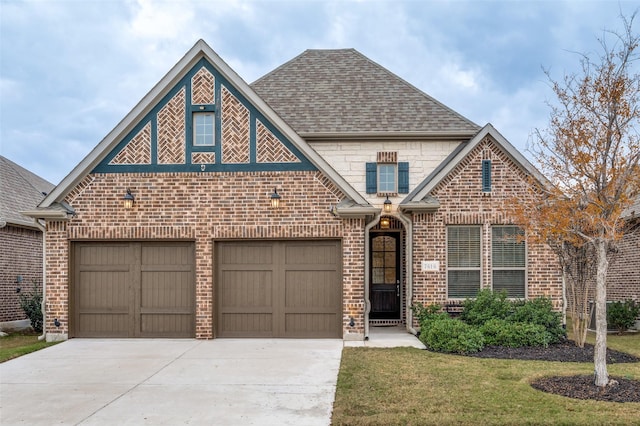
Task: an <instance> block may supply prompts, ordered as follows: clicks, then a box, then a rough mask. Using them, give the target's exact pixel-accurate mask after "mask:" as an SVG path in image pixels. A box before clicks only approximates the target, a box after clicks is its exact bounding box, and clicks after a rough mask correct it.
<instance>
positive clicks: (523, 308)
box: [509, 297, 566, 343]
mask: <svg viewBox="0 0 640 426" xmlns="http://www.w3.org/2000/svg"><path fill="white" fill-rule="evenodd" d="M509 321H510V322H520V323H529V324H536V325H539V326H542V327H544V329H545V330H546V332H547V333H548V334H549V342H548V343H557V342H559V341H561V340H562V339H564V338H565V336H566V330H565V329H564V327H562V317H561V316H560V313H559V312H555V311H554V310H553V304H552V303H551V299H549V298H546V297H538V298H536V299H533V300H526V301H516V302H514V310H513V314H512V315H511V316H510V317H509Z"/></svg>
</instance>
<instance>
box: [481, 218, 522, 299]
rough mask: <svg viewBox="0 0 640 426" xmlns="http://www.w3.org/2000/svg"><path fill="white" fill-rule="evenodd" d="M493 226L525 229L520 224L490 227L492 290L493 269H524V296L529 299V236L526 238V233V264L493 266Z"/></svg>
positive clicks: (496, 226)
mask: <svg viewBox="0 0 640 426" xmlns="http://www.w3.org/2000/svg"><path fill="white" fill-rule="evenodd" d="M493 228H520V229H521V230H522V231H523V232H525V231H524V229H523V228H522V227H520V226H518V225H492V226H491V229H490V233H491V246H490V250H491V262H490V265H489V266H490V268H491V274H490V276H489V278H490V279H491V290H492V291H493V271H522V270H524V298H525V299H528V298H529V286H528V283H529V244H528V242H527V238H526V233H525V239H524V266H522V267H517V268H516V267H509V268H504V267H494V266H493ZM508 299H510V300H518V299H519V298H518V297H509V298H508Z"/></svg>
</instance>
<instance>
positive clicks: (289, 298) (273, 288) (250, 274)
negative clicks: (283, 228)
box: [216, 241, 342, 337]
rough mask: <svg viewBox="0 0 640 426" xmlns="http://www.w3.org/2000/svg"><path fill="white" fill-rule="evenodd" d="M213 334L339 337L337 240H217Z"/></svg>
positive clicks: (338, 256)
mask: <svg viewBox="0 0 640 426" xmlns="http://www.w3.org/2000/svg"><path fill="white" fill-rule="evenodd" d="M216 258H217V268H216V270H217V275H216V288H217V292H216V298H217V303H216V306H217V321H216V323H217V327H216V330H217V333H216V335H217V336H218V337H342V321H341V318H342V285H341V281H342V280H341V276H342V274H341V270H342V267H341V253H340V242H339V241H254V242H224V243H218V244H216Z"/></svg>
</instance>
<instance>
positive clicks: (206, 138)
mask: <svg viewBox="0 0 640 426" xmlns="http://www.w3.org/2000/svg"><path fill="white" fill-rule="evenodd" d="M213 123H214V113H213V112H197V113H194V114H193V145H194V146H213V145H214V144H215V143H214V131H213V129H214V127H213Z"/></svg>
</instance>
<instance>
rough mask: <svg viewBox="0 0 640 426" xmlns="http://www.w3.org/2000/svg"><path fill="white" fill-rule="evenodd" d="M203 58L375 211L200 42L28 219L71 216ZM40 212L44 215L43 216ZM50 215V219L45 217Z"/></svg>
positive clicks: (352, 195)
mask: <svg viewBox="0 0 640 426" xmlns="http://www.w3.org/2000/svg"><path fill="white" fill-rule="evenodd" d="M202 58H205V59H206V60H207V61H209V62H210V63H211V64H212V65H213V66H215V67H216V69H217V70H218V71H219V72H220V73H221V74H222V75H223V76H224V78H226V79H227V80H228V81H229V82H230V83H231V84H232V85H233V86H234V87H235V88H236V89H237V90H238V91H239V92H240V93H242V95H243V96H244V97H246V98H247V99H248V100H249V101H250V102H251V103H252V104H253V106H254V107H255V108H256V109H257V110H258V111H260V113H261V114H263V115H264V116H265V117H268V119H269V120H270V122H271V123H273V125H274V126H276V128H278V130H279V131H280V132H282V134H284V135H285V137H287V138H288V139H289V140H290V141H291V142H292V143H293V144H294V145H295V146H296V148H298V149H299V150H300V151H301V152H302V153H303V154H304V155H305V156H306V158H307V159H309V161H310V162H311V163H313V164H314V165H315V166H316V167H317V168H318V169H319V170H320V171H322V172H323V173H324V174H325V175H326V176H327V177H328V178H329V179H331V180H332V181H333V182H334V184H335V185H336V186H337V187H338V188H339V189H340V190H341V191H342V192H343V193H344V194H346V196H347V197H348V198H349V199H351V200H353V201H354V202H355V203H356V204H357V205H358V206H361V207H363V208H365V207H366V208H367V209H369V210H372V211H371V212H370V213H369V214H373V213H375V212H374V211H373V210H375V209H374V208H373V207H372V206H371V205H370V204H369V203H368V202H367V201H366V199H365V198H364V197H363V196H362V195H360V193H358V192H357V191H356V190H355V189H353V187H352V186H351V185H349V183H347V181H346V180H345V179H344V178H343V177H342V176H341V175H339V174H338V173H337V172H336V171H335V170H333V169H332V168H331V166H329V164H328V163H327V162H326V161H325V160H324V159H323V158H322V157H321V156H320V155H319V154H318V153H317V152H316V151H315V150H313V149H312V148H311V147H310V146H309V145H308V144H307V142H306V141H305V140H304V139H302V138H301V137H300V135H298V134H297V133H296V132H295V130H294V129H292V128H291V127H290V126H289V125H288V124H287V123H286V122H285V121H283V120H282V118H281V117H279V116H278V115H277V114H276V113H275V112H274V111H273V109H271V107H270V106H269V105H267V104H266V103H265V102H264V101H263V100H262V98H260V97H259V96H258V95H257V94H256V93H255V92H254V90H253V89H252V88H251V87H250V86H249V85H248V84H247V83H246V82H245V81H244V80H243V79H242V78H241V77H240V76H239V75H238V74H237V73H236V72H235V71H233V70H232V69H231V67H229V65H227V64H226V63H225V62H224V61H223V60H222V59H221V58H220V57H219V56H218V55H217V54H216V53H215V52H214V51H213V49H211V47H209V45H208V44H207V43H205V42H204V41H203V40H199V41H198V42H197V43H196V44H195V45H194V46H193V47H192V48H191V49H190V50H189V51H188V52H187V53H186V55H185V56H184V57H183V58H182V59H180V61H178V63H177V64H176V65H174V67H173V68H172V69H171V70H170V71H169V72H168V73H167V74H166V75H165V76H164V77H163V78H162V79H161V80H160V81H159V82H158V83H157V84H156V85H155V87H153V89H151V91H150V92H149V93H148V94H147V95H146V96H145V97H144V98H142V100H141V101H140V102H139V103H138V104H137V105H136V106H135V107H134V108H133V110H132V111H131V112H129V114H127V115H126V116H125V117H124V118H123V119H122V121H121V122H120V123H119V124H118V125H117V126H116V127H115V128H114V129H113V130H112V131H111V132H110V133H109V134H108V135H107V136H106V137H105V138H104V139H103V140H102V141H101V142H100V143H99V144H98V145H97V146H96V147H95V148H94V149H93V150H92V151H91V152H90V153H89V155H87V156H86V157H85V158H84V159H83V160H82V161H81V162H80V163H79V164H78V165H77V166H76V167H75V168H74V169H73V170H72V171H71V173H70V174H69V175H68V176H66V177H65V178H64V179H63V180H62V182H60V184H59V185H58V186H57V187H56V188H55V189H54V190H53V191H52V192H51V193H50V194H49V195H48V196H47V197H46V198H45V199H44V200H43V201H42V203H41V204H40V209H38V210H34V211H30V212H26V213H28V214H29V216H31V217H51V218H54V217H55V218H63V217H64V216H65V214H66V213H70V211H69V208H68V206H64V205H61V203H62V202H63V200H64V197H65V196H66V195H67V194H68V193H69V191H71V190H72V189H73V188H74V187H75V186H76V185H77V184H78V183H79V182H80V180H82V179H83V178H84V177H85V176H86V175H87V174H88V173H90V172H91V171H92V170H93V169H94V168H95V167H96V166H97V165H98V164H99V163H100V162H101V161H102V160H103V159H104V158H105V157H106V156H107V155H108V154H109V153H110V152H111V151H112V150H113V149H114V147H115V146H116V145H117V144H118V143H119V142H120V141H121V140H122V138H123V137H124V136H125V135H127V134H128V133H129V132H130V131H131V130H132V129H133V128H134V127H135V126H136V125H137V124H138V123H139V121H140V120H141V118H142V117H144V116H145V115H146V114H147V113H148V112H149V111H151V110H152V109H153V108H154V107H155V106H156V104H157V103H158V102H159V101H160V100H161V99H162V98H163V97H164V96H165V95H166V94H167V93H168V92H169V91H170V90H171V89H172V88H173V87H174V85H175V84H176V83H177V82H178V81H180V79H182V78H183V77H184V76H185V75H186V74H187V72H188V71H189V70H190V69H191V68H192V67H193V66H194V65H195V64H196V63H197V62H198V61H199V60H200V59H202ZM43 209H46V210H47V211H46V212H44V211H43ZM46 215H49V216H46Z"/></svg>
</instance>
